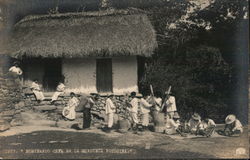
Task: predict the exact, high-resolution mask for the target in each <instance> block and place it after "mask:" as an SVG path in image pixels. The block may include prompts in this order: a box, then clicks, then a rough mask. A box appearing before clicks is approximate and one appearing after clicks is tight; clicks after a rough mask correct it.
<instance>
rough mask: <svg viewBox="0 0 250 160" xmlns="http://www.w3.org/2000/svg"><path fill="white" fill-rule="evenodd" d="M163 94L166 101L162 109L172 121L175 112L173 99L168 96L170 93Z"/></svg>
mask: <svg viewBox="0 0 250 160" xmlns="http://www.w3.org/2000/svg"><path fill="white" fill-rule="evenodd" d="M165 94H166V100H165V102H164V104H163V107H165V112H166V114H167V115H169V117H170V118H171V119H172V118H173V116H174V113H175V112H177V108H176V102H175V97H174V96H171V95H170V94H171V92H166V93H165Z"/></svg>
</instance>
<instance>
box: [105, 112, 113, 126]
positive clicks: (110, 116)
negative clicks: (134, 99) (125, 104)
mask: <svg viewBox="0 0 250 160" xmlns="http://www.w3.org/2000/svg"><path fill="white" fill-rule="evenodd" d="M107 117H108V127H109V128H111V127H112V126H113V123H114V113H108V114H107Z"/></svg>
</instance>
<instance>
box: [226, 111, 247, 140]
mask: <svg viewBox="0 0 250 160" xmlns="http://www.w3.org/2000/svg"><path fill="white" fill-rule="evenodd" d="M225 122H226V126H225V129H224V134H225V135H226V136H233V135H236V136H239V135H240V134H241V133H243V126H242V124H241V122H240V121H239V120H238V119H237V118H236V116H235V115H233V114H230V115H228V116H227V117H226V119H225Z"/></svg>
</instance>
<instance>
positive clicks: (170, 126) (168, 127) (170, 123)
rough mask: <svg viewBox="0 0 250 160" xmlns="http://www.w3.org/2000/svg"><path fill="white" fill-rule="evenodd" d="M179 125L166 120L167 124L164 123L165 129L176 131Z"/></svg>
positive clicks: (171, 120)
mask: <svg viewBox="0 0 250 160" xmlns="http://www.w3.org/2000/svg"><path fill="white" fill-rule="evenodd" d="M179 125H180V124H179V123H178V122H175V121H174V120H173V119H170V118H169V119H167V123H166V128H167V129H172V128H173V129H177V128H178V127H179Z"/></svg>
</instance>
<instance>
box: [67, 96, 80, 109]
mask: <svg viewBox="0 0 250 160" xmlns="http://www.w3.org/2000/svg"><path fill="white" fill-rule="evenodd" d="M78 105H79V100H78V98H76V97H73V98H70V99H69V102H68V107H69V108H70V107H76V106H78Z"/></svg>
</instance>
